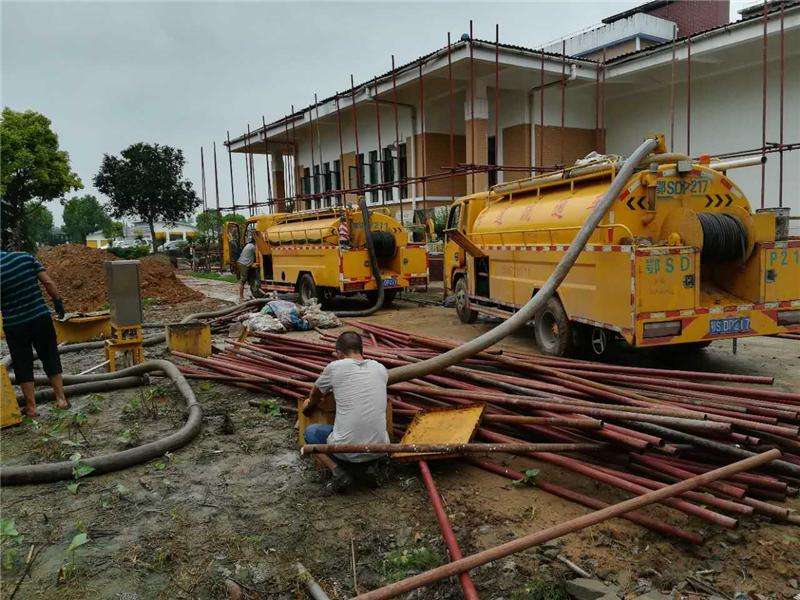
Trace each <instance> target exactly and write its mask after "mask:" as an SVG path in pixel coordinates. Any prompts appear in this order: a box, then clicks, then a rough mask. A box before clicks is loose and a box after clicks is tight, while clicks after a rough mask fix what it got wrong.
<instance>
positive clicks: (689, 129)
mask: <svg viewBox="0 0 800 600" xmlns="http://www.w3.org/2000/svg"><path fill="white" fill-rule="evenodd" d="M686 155H687V156H691V155H692V38H691V37H688V38H686Z"/></svg>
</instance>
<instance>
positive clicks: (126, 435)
mask: <svg viewBox="0 0 800 600" xmlns="http://www.w3.org/2000/svg"><path fill="white" fill-rule="evenodd" d="M141 433H142V427H141V425H139V421H136V422H135V423H134V424H133V425H131V426H130V427H128V428H127V429H125V430H123V431H122V433H120V434H119V436H118V437H117V440H118V441H119V442H120V443H121V444H122V445H124V446H125V447H126V448H132V447H133V446H138V445H139V440H140V438H141Z"/></svg>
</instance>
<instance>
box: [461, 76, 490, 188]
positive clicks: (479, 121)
mask: <svg viewBox="0 0 800 600" xmlns="http://www.w3.org/2000/svg"><path fill="white" fill-rule="evenodd" d="M464 131H465V132H466V146H467V148H466V155H467V161H466V162H467V164H476V165H485V164H487V163H488V162H489V138H488V131H489V100H488V98H487V95H486V84H485V83H484V82H481V81H476V82H475V90H474V103H473V106H471V105H470V93H469V91H467V100H466V102H465V103H464ZM473 136H474V138H473ZM488 189H489V174H488V173H475V174H472V175H467V194H473V193H475V192H483V191H486V190H488Z"/></svg>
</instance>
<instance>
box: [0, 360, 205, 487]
mask: <svg viewBox="0 0 800 600" xmlns="http://www.w3.org/2000/svg"><path fill="white" fill-rule="evenodd" d="M154 371H160V372H162V373H164V374H165V375H166V376H167V377H169V378H170V379H171V380H172V382H173V383H174V384H175V385H176V387H177V388H178V391H179V392H180V393H181V395H182V396H183V398H184V400H185V401H186V408H187V409H188V411H189V414H188V416H187V418H186V422H185V423H184V424H183V426H182V427H181V428H180V429H178V430H177V431H175V432H173V433H171V434H169V435H168V436H166V437H163V438H161V439H159V440H155V441H153V442H148V443H147V444H142V445H141V446H137V447H135V448H130V449H128V450H122V451H121V452H113V453H111V454H104V455H103V456H96V457H94V458H87V459H86V460H82V461H81V462H82V463H83V464H86V465H89V466H90V467H93V468H94V471H92V475H101V474H103V473H111V472H112V471H120V470H122V469H127V468H128V467H132V466H134V465H138V464H140V463H143V462H147V461H148V460H153V459H154V458H158V457H159V456H163V455H164V454H165V453H167V452H170V451H172V450H177V449H178V448H181V447H183V446H185V445H186V444H188V443H189V442H190V441H191V440H193V439H194V438H195V437H196V436H197V434H198V433H200V428H201V426H202V423H203V409H202V408H201V407H200V404H199V403H198V402H197V398H195V395H194V392H193V391H192V388H191V387H190V386H189V384H188V383H187V381H186V379H185V378H184V377H183V375H182V374H181V372H180V371H179V370H178V368H177V367H176V366H175V365H174V364H172V363H171V362H169V361H167V360H148V361H146V362H143V363H142V364H139V365H135V366H133V367H129V368H127V369H122V370H120V371H116V372H115V373H102V374H100V375H79V376H75V377H74V378H71V379H70V381H75V382H76V383H83V382H98V381H100V382H111V383H113V382H114V380H119V379H122V378H128V377H131V376H141V375H144V374H146V373H150V372H154ZM74 466H75V465H74V463H72V462H71V461H63V462H57V463H49V464H36V465H22V466H14V467H0V485H22V484H27V483H49V482H53V481H60V480H67V479H73V473H72V469H73V467H74Z"/></svg>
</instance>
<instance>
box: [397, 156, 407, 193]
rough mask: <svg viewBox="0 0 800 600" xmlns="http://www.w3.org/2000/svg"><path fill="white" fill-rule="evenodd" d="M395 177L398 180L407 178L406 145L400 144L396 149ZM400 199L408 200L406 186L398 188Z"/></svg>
mask: <svg viewBox="0 0 800 600" xmlns="http://www.w3.org/2000/svg"><path fill="white" fill-rule="evenodd" d="M397 177H398V179H401V180H402V179H405V178H406V177H408V156H407V155H406V145H405V144H400V148H398V149H397ZM400 197H401V198H408V186H407V185H401V186H400Z"/></svg>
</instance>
